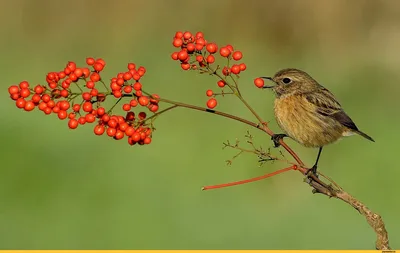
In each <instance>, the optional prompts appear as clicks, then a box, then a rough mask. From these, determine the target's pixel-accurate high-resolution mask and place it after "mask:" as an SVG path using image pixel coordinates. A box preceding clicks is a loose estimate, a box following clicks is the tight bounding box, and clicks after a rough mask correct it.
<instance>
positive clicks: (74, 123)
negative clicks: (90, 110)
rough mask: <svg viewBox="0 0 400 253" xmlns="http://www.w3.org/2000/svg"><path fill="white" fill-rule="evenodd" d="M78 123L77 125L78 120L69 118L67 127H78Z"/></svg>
mask: <svg viewBox="0 0 400 253" xmlns="http://www.w3.org/2000/svg"><path fill="white" fill-rule="evenodd" d="M78 125H79V123H78V120H76V119H70V120H69V121H68V127H69V128H70V129H75V128H77V127H78Z"/></svg>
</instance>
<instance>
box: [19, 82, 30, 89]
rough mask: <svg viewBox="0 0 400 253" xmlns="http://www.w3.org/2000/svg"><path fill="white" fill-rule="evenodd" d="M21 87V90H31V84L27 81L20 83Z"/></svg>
mask: <svg viewBox="0 0 400 253" xmlns="http://www.w3.org/2000/svg"><path fill="white" fill-rule="evenodd" d="M19 87H20V88H21V89H28V88H29V83H28V82H27V81H22V82H20V83H19Z"/></svg>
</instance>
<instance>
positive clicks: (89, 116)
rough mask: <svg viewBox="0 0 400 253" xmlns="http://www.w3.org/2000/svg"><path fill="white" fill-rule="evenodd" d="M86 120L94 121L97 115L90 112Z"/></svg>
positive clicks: (88, 121)
mask: <svg viewBox="0 0 400 253" xmlns="http://www.w3.org/2000/svg"><path fill="white" fill-rule="evenodd" d="M85 120H86V122H87V123H93V122H94V121H95V120H96V117H95V116H94V115H93V114H91V113H88V114H86V115H85Z"/></svg>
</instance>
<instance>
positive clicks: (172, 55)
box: [171, 52, 178, 61]
mask: <svg viewBox="0 0 400 253" xmlns="http://www.w3.org/2000/svg"><path fill="white" fill-rule="evenodd" d="M171 58H172V60H174V61H176V60H178V52H173V53H172V54H171Z"/></svg>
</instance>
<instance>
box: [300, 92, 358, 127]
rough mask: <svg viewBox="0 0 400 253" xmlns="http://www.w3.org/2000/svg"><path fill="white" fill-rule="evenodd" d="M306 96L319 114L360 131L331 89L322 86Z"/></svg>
mask: <svg viewBox="0 0 400 253" xmlns="http://www.w3.org/2000/svg"><path fill="white" fill-rule="evenodd" d="M305 98H306V99H307V100H308V102H310V103H312V104H314V105H315V106H316V110H317V112H318V113H319V114H321V115H324V116H328V117H331V118H334V119H335V120H337V121H339V122H340V123H341V124H342V125H343V126H345V127H348V128H350V129H352V130H355V131H358V128H357V126H356V124H354V122H353V121H352V120H351V118H350V117H349V116H348V115H347V114H346V113H345V112H344V111H343V109H342V106H341V105H340V104H339V102H338V101H337V100H336V98H335V96H333V94H332V93H331V92H330V91H329V90H327V89H325V88H321V89H320V90H319V91H318V92H313V93H309V94H305Z"/></svg>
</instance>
